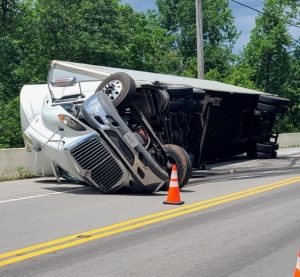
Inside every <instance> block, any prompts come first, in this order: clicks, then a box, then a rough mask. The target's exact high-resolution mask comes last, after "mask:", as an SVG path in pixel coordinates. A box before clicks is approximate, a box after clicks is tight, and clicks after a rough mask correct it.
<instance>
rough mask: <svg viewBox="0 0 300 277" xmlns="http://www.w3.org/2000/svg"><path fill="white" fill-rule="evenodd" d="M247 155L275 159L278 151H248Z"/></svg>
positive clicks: (253, 157)
mask: <svg viewBox="0 0 300 277" xmlns="http://www.w3.org/2000/svg"><path fill="white" fill-rule="evenodd" d="M247 156H248V157H249V158H252V159H274V158H276V156H277V153H276V151H272V152H270V153H265V152H259V151H257V152H254V151H253V152H252V151H251V152H247Z"/></svg>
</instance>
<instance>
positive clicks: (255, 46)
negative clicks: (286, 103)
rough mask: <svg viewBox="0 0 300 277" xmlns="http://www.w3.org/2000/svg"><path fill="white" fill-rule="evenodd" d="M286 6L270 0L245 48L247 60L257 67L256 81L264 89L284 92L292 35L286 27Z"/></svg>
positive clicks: (255, 70)
mask: <svg viewBox="0 0 300 277" xmlns="http://www.w3.org/2000/svg"><path fill="white" fill-rule="evenodd" d="M285 8H286V5H285V4H283V3H281V1H278V0H266V1H265V6H264V9H263V14H262V15H260V16H258V17H257V19H256V25H255V28H254V29H253V30H252V32H251V37H250V42H249V43H248V45H247V46H246V48H245V51H244V58H245V63H246V64H248V65H249V66H250V67H251V68H253V69H254V75H253V77H252V78H253V79H252V80H253V82H254V83H255V84H256V85H257V86H258V87H259V88H260V89H262V90H263V91H266V92H269V93H275V94H278V93H283V92H282V89H283V87H284V84H285V82H286V81H287V80H288V78H289V74H290V71H291V60H290V55H289V48H290V47H291V44H292V39H291V35H290V34H289V31H288V28H287V26H286V23H285V22H286V21H287V20H288V18H287V17H288V16H287V15H286V12H285Z"/></svg>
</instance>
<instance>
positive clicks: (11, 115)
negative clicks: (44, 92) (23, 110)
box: [0, 97, 24, 148]
mask: <svg viewBox="0 0 300 277" xmlns="http://www.w3.org/2000/svg"><path fill="white" fill-rule="evenodd" d="M19 110H20V109H19V97H16V98H14V99H12V100H11V101H9V102H8V103H7V104H3V103H0V118H1V125H0V148H11V147H23V146H24V143H23V139H22V132H21V120H20V112H19Z"/></svg>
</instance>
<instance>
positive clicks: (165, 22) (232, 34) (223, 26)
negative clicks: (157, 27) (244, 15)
mask: <svg viewBox="0 0 300 277" xmlns="http://www.w3.org/2000/svg"><path fill="white" fill-rule="evenodd" d="M157 5H158V10H159V12H160V18H161V22H162V26H163V27H164V28H166V29H167V30H168V31H169V32H170V33H171V34H174V35H175V37H176V39H175V40H174V43H173V47H174V48H175V49H178V50H179V51H180V54H181V55H182V63H183V66H184V75H191V76H194V77H196V75H197V71H196V49H197V44H196V25H195V24H196V18H195V17H196V14H195V1H190V0H157ZM203 14H204V15H203V17H204V18H203V22H204V53H205V70H206V72H209V71H210V70H217V71H218V72H219V73H220V75H222V76H225V75H226V73H225V72H226V70H227V69H228V68H229V65H230V62H231V61H232V59H233V55H232V47H233V45H234V43H235V41H236V39H237V37H238V32H237V30H236V28H235V25H234V18H233V16H232V12H231V10H230V8H229V4H228V1H227V0H225V1H224V0H217V1H216V0H204V1H203Z"/></svg>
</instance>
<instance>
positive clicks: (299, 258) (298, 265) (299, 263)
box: [296, 254, 300, 270]
mask: <svg viewBox="0 0 300 277" xmlns="http://www.w3.org/2000/svg"><path fill="white" fill-rule="evenodd" d="M296 269H298V270H300V254H299V256H298V260H297V264H296Z"/></svg>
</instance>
